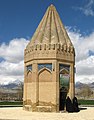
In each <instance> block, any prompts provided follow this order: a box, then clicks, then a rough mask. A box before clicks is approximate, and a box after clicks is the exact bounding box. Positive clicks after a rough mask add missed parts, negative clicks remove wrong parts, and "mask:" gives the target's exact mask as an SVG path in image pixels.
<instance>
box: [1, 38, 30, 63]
mask: <svg viewBox="0 0 94 120" xmlns="http://www.w3.org/2000/svg"><path fill="white" fill-rule="evenodd" d="M27 43H28V40H26V39H24V38H20V39H17V38H16V39H13V40H11V41H10V43H9V44H8V45H7V44H5V43H2V45H1V46H0V57H2V58H3V59H5V60H6V61H8V62H13V63H17V62H19V61H21V60H23V55H24V48H25V46H26V45H27Z"/></svg>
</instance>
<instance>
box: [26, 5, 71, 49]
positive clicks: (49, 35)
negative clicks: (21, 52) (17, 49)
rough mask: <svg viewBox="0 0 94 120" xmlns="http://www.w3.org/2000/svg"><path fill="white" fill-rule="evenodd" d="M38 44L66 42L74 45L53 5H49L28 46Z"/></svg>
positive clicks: (68, 44)
mask: <svg viewBox="0 0 94 120" xmlns="http://www.w3.org/2000/svg"><path fill="white" fill-rule="evenodd" d="M36 44H62V45H63V44H65V45H67V46H73V45H72V43H71V41H70V39H69V37H68V35H67V32H66V30H65V28H64V26H63V24H62V22H61V20H60V17H59V15H58V13H57V11H56V8H55V7H54V6H53V5H50V6H49V7H48V9H47V11H46V13H45V15H44V17H43V18H42V20H41V22H40V24H39V26H38V28H37V29H36V31H35V33H34V35H33V37H32V39H31V41H30V43H29V44H28V46H27V47H29V46H32V45H36Z"/></svg>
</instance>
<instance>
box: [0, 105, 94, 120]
mask: <svg viewBox="0 0 94 120" xmlns="http://www.w3.org/2000/svg"><path fill="white" fill-rule="evenodd" d="M0 120H94V107H87V108H85V109H84V108H83V109H82V110H81V111H80V112H79V113H43V112H41V113H38V112H33V113H32V112H28V111H24V110H23V109H22V107H7V108H0Z"/></svg>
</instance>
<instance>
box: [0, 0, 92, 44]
mask: <svg viewBox="0 0 94 120" xmlns="http://www.w3.org/2000/svg"><path fill="white" fill-rule="evenodd" d="M88 1H89V0H71V1H70V0H0V43H2V42H9V41H10V40H11V39H13V38H20V37H25V38H28V37H31V36H32V34H33V33H34V31H35V29H36V27H37V26H38V24H39V22H40V20H41V18H42V17H43V15H44V13H45V11H46V9H47V7H48V6H49V5H50V4H51V3H52V4H54V5H55V6H56V8H57V11H58V12H59V15H60V17H61V19H62V20H63V23H64V25H65V26H72V27H76V29H78V30H80V32H81V33H82V34H85V35H86V34H89V33H91V32H92V31H93V30H94V17H93V16H91V15H89V16H88V17H87V16H86V15H85V14H83V12H81V10H79V9H77V8H80V7H81V8H82V7H84V6H85V4H88ZM92 9H93V10H94V5H93V7H92Z"/></svg>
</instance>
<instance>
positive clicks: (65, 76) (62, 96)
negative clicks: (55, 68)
mask: <svg viewBox="0 0 94 120" xmlns="http://www.w3.org/2000/svg"><path fill="white" fill-rule="evenodd" d="M68 90H69V71H68V70H67V69H65V68H63V69H61V70H60V74H59V110H60V111H61V110H64V108H65V104H66V97H67V94H68Z"/></svg>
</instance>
